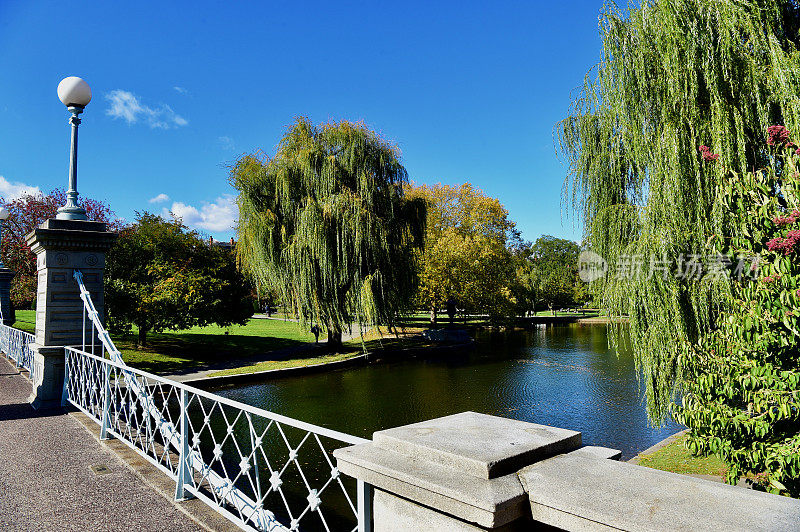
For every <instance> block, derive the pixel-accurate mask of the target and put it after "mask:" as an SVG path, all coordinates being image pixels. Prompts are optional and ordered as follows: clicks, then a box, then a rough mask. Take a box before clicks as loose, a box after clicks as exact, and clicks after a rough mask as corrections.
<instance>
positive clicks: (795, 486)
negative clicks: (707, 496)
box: [675, 126, 800, 497]
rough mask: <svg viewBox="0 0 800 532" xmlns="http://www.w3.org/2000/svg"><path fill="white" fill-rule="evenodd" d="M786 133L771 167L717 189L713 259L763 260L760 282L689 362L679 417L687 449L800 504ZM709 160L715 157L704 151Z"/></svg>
mask: <svg viewBox="0 0 800 532" xmlns="http://www.w3.org/2000/svg"><path fill="white" fill-rule="evenodd" d="M790 138H791V133H790V131H789V130H788V129H787V128H786V127H784V126H771V127H770V128H769V129H768V131H767V146H768V149H769V150H770V153H769V155H770V161H771V165H770V166H768V167H766V168H762V169H758V170H755V171H752V172H747V173H746V174H744V175H739V174H737V173H735V172H733V171H730V172H728V177H727V178H726V179H725V180H724V181H723V182H722V183H721V184H720V189H719V201H718V205H719V209H720V211H719V212H720V216H721V217H722V218H723V219H724V223H723V227H724V230H723V232H722V234H720V235H716V238H715V240H714V241H713V242H714V244H713V246H714V250H713V251H714V252H715V253H720V254H723V255H728V256H749V257H755V258H756V259H757V261H756V262H754V264H758V270H757V275H758V282H753V281H752V280H751V279H749V278H735V277H732V278H731V280H730V299H729V301H728V302H727V304H725V305H723V308H722V309H721V310H719V315H718V317H717V319H716V324H715V328H714V329H713V330H712V331H711V332H709V333H708V334H706V335H704V336H703V337H701V339H700V340H699V341H698V342H697V343H696V344H694V345H693V346H691V349H690V352H689V353H688V356H685V357H683V358H682V361H681V362H682V371H683V390H682V403H681V405H680V406H679V407H677V408H676V411H675V419H677V420H678V421H679V422H681V423H683V424H684V425H686V426H687V427H689V429H690V433H689V438H688V439H687V446H688V448H689V449H690V450H691V451H692V452H693V453H695V454H699V455H711V454H713V455H717V456H718V457H720V458H721V459H722V460H723V461H724V462H725V463H726V464H727V465H728V468H729V469H728V473H727V480H728V482H732V483H734V482H736V481H737V480H738V479H739V478H740V477H741V476H743V475H748V476H749V477H750V479H751V480H750V482H752V483H753V484H754V485H755V487H757V488H759V489H764V490H767V491H771V492H773V493H781V494H784V495H789V496H793V497H799V496H800V316H798V314H800V312H798V309H800V227H799V226H800V173H798V170H800V157H798V156H799V155H800V153H798V150H797V149H796V147H795V145H794V144H793V143H792V142H791V140H790ZM699 150H700V153H701V154H702V155H703V161H706V162H707V163H712V162H713V161H716V160H717V159H716V158H714V157H712V156H713V155H715V154H712V153H711V150H710V149H709V148H708V147H707V146H700V148H699Z"/></svg>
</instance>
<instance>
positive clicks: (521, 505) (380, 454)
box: [333, 412, 581, 528]
mask: <svg viewBox="0 0 800 532" xmlns="http://www.w3.org/2000/svg"><path fill="white" fill-rule="evenodd" d="M580 442H581V434H580V433H579V432H575V431H571V430H563V429H556V428H552V427H546V426H544V425H536V424H534V423H526V422H524V421H516V420H511V419H505V418H500V417H495V416H489V415H485V414H478V413H475V412H463V413H461V414H455V415H452V416H445V417H441V418H438V419H433V420H430V421H423V422H421V423H414V424H412V425H406V426H404V427H398V428H393V429H387V430H382V431H378V432H376V433H375V434H373V441H372V442H370V443H364V444H361V445H355V446H352V447H345V448H342V449H337V450H335V451H334V453H333V455H334V456H335V457H336V459H337V467H338V468H339V469H340V470H341V472H342V473H344V474H346V475H349V476H352V477H355V478H357V479H359V480H363V481H365V482H367V483H369V484H372V485H373V486H375V487H376V488H378V489H380V490H383V491H385V492H387V493H390V494H392V495H395V496H398V497H403V498H405V499H408V500H410V501H413V502H414V503H417V504H419V505H421V506H425V507H427V508H432V509H434V510H436V511H438V512H441V513H442V514H447V515H450V516H453V517H454V518H457V519H460V520H463V521H467V522H470V523H476V524H478V525H479V526H482V527H486V528H496V527H500V526H503V525H505V524H507V523H510V522H512V521H514V520H516V519H519V518H521V517H523V516H526V515H527V513H528V511H527V505H528V502H527V497H526V496H525V491H524V490H523V487H522V484H521V483H520V481H519V477H518V476H517V474H516V472H517V471H518V470H519V469H520V468H522V467H524V466H526V465H528V464H531V463H533V462H535V461H536V460H541V459H543V458H547V457H549V456H552V455H554V454H558V453H561V452H568V451H571V450H574V449H575V448H577V447H579V446H580Z"/></svg>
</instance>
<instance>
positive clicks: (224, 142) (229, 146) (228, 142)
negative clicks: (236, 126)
mask: <svg viewBox="0 0 800 532" xmlns="http://www.w3.org/2000/svg"><path fill="white" fill-rule="evenodd" d="M217 142H219V145H220V147H221V148H222V149H223V150H225V151H233V150H235V149H236V143H235V142H233V139H232V138H230V137H229V136H227V135H223V136H222V137H217Z"/></svg>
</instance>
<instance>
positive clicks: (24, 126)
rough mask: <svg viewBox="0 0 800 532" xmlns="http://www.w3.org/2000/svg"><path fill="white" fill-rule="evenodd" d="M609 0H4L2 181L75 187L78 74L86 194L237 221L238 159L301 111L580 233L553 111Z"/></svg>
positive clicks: (520, 218) (593, 58) (126, 205)
mask: <svg viewBox="0 0 800 532" xmlns="http://www.w3.org/2000/svg"><path fill="white" fill-rule="evenodd" d="M601 7H602V2H601V1H575V2H563V3H558V2H547V3H543V2H542V3H540V2H533V1H530V2H464V1H461V2H419V3H414V2H395V3H389V2H374V1H373V2H361V3H356V2H353V3H351V2H337V3H332V2H292V3H288V2H287V3H283V2H282V3H278V2H266V1H265V2H204V1H200V0H198V1H196V2H184V3H180V2H146V1H137V2H73V3H70V4H69V8H67V7H66V5H65V4H64V3H63V2H38V1H37V2H31V1H27V0H23V1H17V0H0V72H2V73H3V75H2V76H0V124H2V126H0V132H2V133H0V176H2V180H0V194H2V195H4V196H6V197H9V196H13V195H14V194H19V192H20V191H21V190H23V189H25V190H32V189H33V188H34V187H36V188H38V189H40V190H42V191H45V192H46V191H49V190H51V189H52V188H54V187H57V186H58V187H66V183H67V162H68V140H69V131H68V125H67V118H68V113H67V111H66V109H65V107H64V106H63V105H62V104H61V102H60V101H59V100H58V98H57V96H56V87H57V85H58V82H59V81H60V80H61V79H62V78H63V77H65V76H69V75H76V76H80V77H83V78H84V79H86V80H87V81H88V82H89V84H90V85H91V87H92V91H93V99H92V102H91V103H90V104H89V105H88V106H87V108H86V112H85V113H84V114H83V115H82V119H83V124H82V125H81V131H80V148H79V173H78V176H79V186H78V189H79V192H80V193H81V194H82V195H86V196H89V197H94V198H97V199H101V200H104V201H106V202H107V203H108V204H109V205H110V206H111V207H112V208H113V209H114V211H115V212H116V213H117V215H119V216H121V217H124V218H126V219H128V220H132V219H133V217H134V212H135V211H142V210H149V211H151V212H158V213H160V212H162V211H163V210H164V209H167V210H172V211H174V212H176V213H177V214H179V215H181V216H182V217H183V218H184V221H185V222H186V223H187V224H188V225H190V226H192V227H193V228H195V229H199V230H201V231H203V232H205V233H208V234H211V235H213V236H214V237H216V238H218V239H225V238H229V237H230V236H232V235H233V232H232V231H231V230H230V229H229V227H230V226H231V224H232V222H233V220H234V219H235V216H236V213H235V206H234V205H233V204H232V197H233V194H234V190H233V189H232V188H231V187H230V185H229V184H228V182H227V171H226V169H225V165H226V164H227V163H229V162H231V161H233V160H234V159H235V158H236V157H237V156H238V155H240V154H242V153H245V152H251V151H254V150H256V149H259V148H260V149H262V150H263V151H265V152H267V153H270V154H272V153H274V151H275V146H276V145H277V143H278V140H279V139H280V137H281V135H282V133H283V131H284V129H285V127H286V126H287V125H288V124H290V123H291V122H292V120H293V117H295V116H301V115H302V116H308V117H310V118H311V119H312V120H314V121H315V122H321V121H326V120H329V119H348V120H363V121H364V122H366V123H367V124H368V125H369V126H371V127H372V128H374V129H375V130H377V131H379V132H380V133H381V134H382V135H384V136H385V137H386V138H388V139H390V140H392V141H394V142H396V143H397V144H398V145H399V146H400V148H401V150H402V154H403V159H402V160H403V164H404V165H405V167H406V169H407V170H408V172H409V174H410V176H411V178H412V180H414V181H415V182H416V183H428V184H433V183H447V184H459V183H463V182H466V181H469V182H471V183H473V184H474V185H476V186H477V187H479V188H481V189H483V190H484V191H485V192H486V193H487V194H489V195H491V196H494V197H497V198H499V199H500V200H501V201H502V203H503V204H504V205H505V206H506V208H507V209H508V210H509V211H510V216H511V218H512V219H513V220H514V221H516V222H517V224H518V227H519V228H520V229H521V230H522V233H523V237H524V238H526V239H529V240H534V239H536V238H537V237H538V236H540V235H542V234H552V235H557V236H563V237H568V238H573V239H576V240H577V239H579V238H580V226H579V224H578V223H576V221H575V218H574V216H572V215H570V216H567V214H568V212H567V211H568V206H567V205H565V204H564V203H563V202H562V196H561V193H562V187H563V182H564V177H565V173H566V168H565V167H564V166H563V164H562V163H561V161H559V160H558V158H557V156H556V154H555V150H554V145H553V126H554V124H555V123H556V122H557V121H558V120H560V119H562V118H563V117H564V116H566V113H567V109H568V105H569V101H570V94H571V92H572V91H573V90H574V89H575V88H576V87H578V86H579V85H580V84H581V82H582V80H583V77H584V75H585V74H586V72H587V70H588V69H589V68H590V67H591V66H593V65H594V64H595V63H596V62H597V59H598V58H599V54H600V40H599V37H598V30H597V19H598V13H599V11H600V9H601Z"/></svg>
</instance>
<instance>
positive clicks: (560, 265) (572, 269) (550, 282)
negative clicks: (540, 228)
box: [531, 235, 583, 309]
mask: <svg viewBox="0 0 800 532" xmlns="http://www.w3.org/2000/svg"><path fill="white" fill-rule="evenodd" d="M579 253H580V246H578V244H577V243H575V242H573V241H572V240H567V239H564V238H556V237H554V236H550V235H544V236H541V237H539V238H538V239H537V240H536V242H535V243H534V244H533V246H532V247H531V262H532V263H533V277H534V293H535V296H534V297H535V299H536V301H535V302H536V303H540V304H543V305H545V306H546V307H548V308H550V309H554V308H561V307H566V306H573V305H574V304H575V303H576V300H575V296H576V290H579V289H580V287H581V286H582V285H583V283H582V282H581V281H580V280H579V279H578V254H579Z"/></svg>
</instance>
